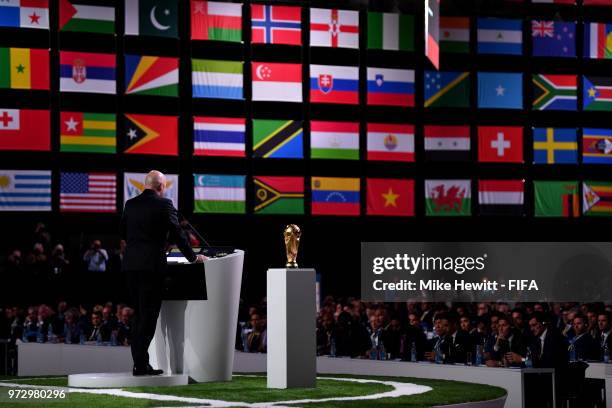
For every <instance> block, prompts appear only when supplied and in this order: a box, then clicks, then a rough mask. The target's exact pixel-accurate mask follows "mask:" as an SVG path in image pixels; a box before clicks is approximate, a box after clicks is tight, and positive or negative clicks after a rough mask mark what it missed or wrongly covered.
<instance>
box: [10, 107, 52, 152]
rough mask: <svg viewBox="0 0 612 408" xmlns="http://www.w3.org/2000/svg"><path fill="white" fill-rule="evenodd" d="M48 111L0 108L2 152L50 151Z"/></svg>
mask: <svg viewBox="0 0 612 408" xmlns="http://www.w3.org/2000/svg"><path fill="white" fill-rule="evenodd" d="M50 123H51V119H50V114H49V111H48V110H33V109H5V108H0V151H1V150H47V151H48V150H50V149H51V142H50V128H51V125H50Z"/></svg>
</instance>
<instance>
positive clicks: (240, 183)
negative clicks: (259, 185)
mask: <svg viewBox="0 0 612 408" xmlns="http://www.w3.org/2000/svg"><path fill="white" fill-rule="evenodd" d="M245 178H246V176H232V175H222V174H194V175H193V185H194V192H193V197H194V203H193V212H194V213H230V214H244V213H245V204H244V202H245V195H246V193H245V187H244V183H245Z"/></svg>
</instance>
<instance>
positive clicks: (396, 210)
mask: <svg viewBox="0 0 612 408" xmlns="http://www.w3.org/2000/svg"><path fill="white" fill-rule="evenodd" d="M367 182H368V187H367V190H368V200H367V201H368V205H367V214H368V215H388V216H400V217H402V216H403V217H410V216H413V215H414V180H398V179H379V178H368V179H367Z"/></svg>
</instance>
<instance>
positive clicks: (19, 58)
mask: <svg viewBox="0 0 612 408" xmlns="http://www.w3.org/2000/svg"><path fill="white" fill-rule="evenodd" d="M0 88H10V89H49V50H38V49H30V48H0Z"/></svg>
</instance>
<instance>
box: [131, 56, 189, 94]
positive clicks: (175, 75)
mask: <svg viewBox="0 0 612 408" xmlns="http://www.w3.org/2000/svg"><path fill="white" fill-rule="evenodd" d="M178 65H179V61H178V58H169V57H148V56H142V55H126V56H125V93H126V94H130V95H132V94H135V95H157V96H175V97H176V96H178V81H179V72H178V71H179V67H178Z"/></svg>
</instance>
